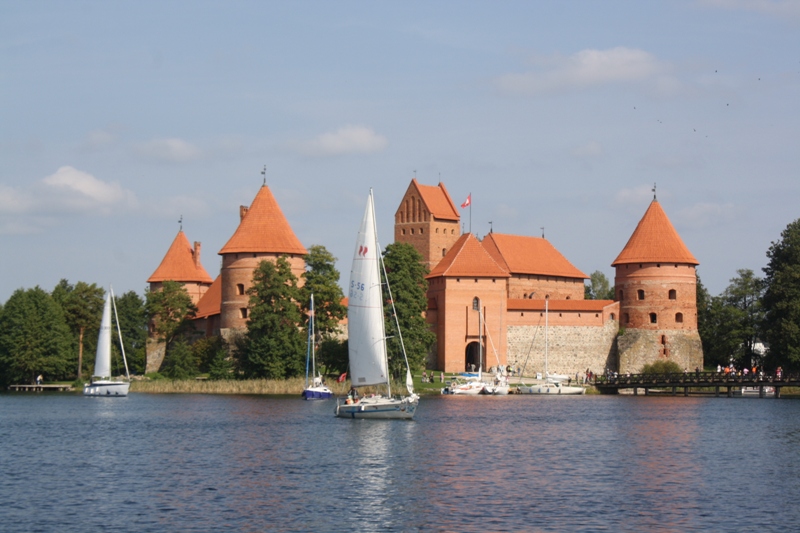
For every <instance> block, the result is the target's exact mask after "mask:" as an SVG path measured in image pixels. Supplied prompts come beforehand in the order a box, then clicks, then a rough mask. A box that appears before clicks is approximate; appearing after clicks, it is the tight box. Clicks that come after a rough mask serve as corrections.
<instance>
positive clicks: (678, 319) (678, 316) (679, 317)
mask: <svg viewBox="0 0 800 533" xmlns="http://www.w3.org/2000/svg"><path fill="white" fill-rule="evenodd" d="M675 322H677V323H678V324H682V323H683V313H675Z"/></svg>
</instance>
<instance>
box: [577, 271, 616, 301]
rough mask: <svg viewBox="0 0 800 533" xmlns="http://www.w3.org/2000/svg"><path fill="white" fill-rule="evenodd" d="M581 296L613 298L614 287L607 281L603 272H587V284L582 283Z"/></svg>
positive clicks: (599, 298)
mask: <svg viewBox="0 0 800 533" xmlns="http://www.w3.org/2000/svg"><path fill="white" fill-rule="evenodd" d="M583 297H584V298H586V299H587V300H613V299H614V287H612V286H611V284H610V283H609V282H608V278H607V277H606V275H605V274H603V273H602V272H600V271H599V270H595V271H594V272H592V273H591V274H589V283H588V285H584V288H583Z"/></svg>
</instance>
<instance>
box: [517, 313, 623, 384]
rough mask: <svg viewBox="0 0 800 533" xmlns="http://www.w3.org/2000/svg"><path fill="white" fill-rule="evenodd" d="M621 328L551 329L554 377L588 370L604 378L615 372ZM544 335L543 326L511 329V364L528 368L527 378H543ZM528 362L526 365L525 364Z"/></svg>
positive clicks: (550, 367) (611, 323)
mask: <svg viewBox="0 0 800 533" xmlns="http://www.w3.org/2000/svg"><path fill="white" fill-rule="evenodd" d="M618 328H619V324H618V323H617V322H616V321H614V320H609V321H608V322H606V323H605V324H604V325H603V326H599V327H598V326H550V328H549V329H548V334H547V337H548V357H547V369H548V372H550V373H551V374H567V375H572V376H574V375H575V373H576V372H577V373H578V374H580V375H581V376H582V375H583V374H584V373H585V372H586V369H587V368H588V369H589V370H591V371H592V372H595V373H597V374H602V373H603V372H604V371H605V369H606V368H612V369H614V368H616V366H617V347H616V336H617V332H618ZM544 351H545V334H544V327H543V326H509V328H508V354H507V359H508V364H510V365H512V366H514V367H518V368H523V367H524V368H525V373H526V374H527V375H532V374H535V373H537V372H541V373H542V374H544ZM526 360H527V362H526Z"/></svg>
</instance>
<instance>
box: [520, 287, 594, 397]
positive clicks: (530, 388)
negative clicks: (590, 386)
mask: <svg viewBox="0 0 800 533" xmlns="http://www.w3.org/2000/svg"><path fill="white" fill-rule="evenodd" d="M548 302H549V300H548V298H545V299H544V375H545V381H544V383H535V384H533V385H520V386H519V387H517V392H518V393H519V394H573V395H575V394H586V389H585V388H583V387H578V386H574V385H564V383H562V381H561V380H560V379H558V378H555V374H553V375H551V374H549V373H548V371H547V352H548V344H549V343H548V341H549V339H548V335H547V329H548V322H547V312H548Z"/></svg>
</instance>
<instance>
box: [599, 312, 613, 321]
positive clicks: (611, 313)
mask: <svg viewBox="0 0 800 533" xmlns="http://www.w3.org/2000/svg"><path fill="white" fill-rule="evenodd" d="M594 316H597V315H594ZM616 319H617V315H615V314H614V313H611V320H616Z"/></svg>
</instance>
